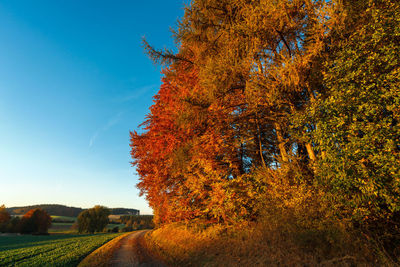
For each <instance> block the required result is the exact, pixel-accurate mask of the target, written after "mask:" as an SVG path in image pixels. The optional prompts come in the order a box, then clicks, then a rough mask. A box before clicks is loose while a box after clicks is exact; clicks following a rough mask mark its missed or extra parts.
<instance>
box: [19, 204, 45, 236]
mask: <svg viewBox="0 0 400 267" xmlns="http://www.w3.org/2000/svg"><path fill="white" fill-rule="evenodd" d="M50 226H51V217H50V215H49V214H47V212H46V211H45V210H43V209H32V210H30V211H28V212H27V213H26V214H25V215H24V216H23V217H22V220H21V229H20V231H21V233H24V234H30V233H35V234H46V233H47V230H48V229H49V227H50Z"/></svg>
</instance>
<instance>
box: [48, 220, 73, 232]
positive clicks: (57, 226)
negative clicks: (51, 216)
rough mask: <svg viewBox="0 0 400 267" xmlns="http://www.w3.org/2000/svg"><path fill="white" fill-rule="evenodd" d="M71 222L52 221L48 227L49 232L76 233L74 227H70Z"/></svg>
mask: <svg viewBox="0 0 400 267" xmlns="http://www.w3.org/2000/svg"><path fill="white" fill-rule="evenodd" d="M72 225H73V223H57V222H53V223H52V224H51V227H50V228H49V233H51V234H56V233H57V234H62V233H63V234H72V233H77V230H76V229H72Z"/></svg>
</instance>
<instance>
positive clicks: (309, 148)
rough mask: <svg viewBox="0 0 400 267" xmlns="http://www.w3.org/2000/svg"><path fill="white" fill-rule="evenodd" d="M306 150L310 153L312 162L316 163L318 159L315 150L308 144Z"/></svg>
mask: <svg viewBox="0 0 400 267" xmlns="http://www.w3.org/2000/svg"><path fill="white" fill-rule="evenodd" d="M306 149H307V153H308V157H309V158H310V160H311V162H314V161H315V160H316V159H317V158H316V156H315V153H314V149H313V147H312V145H311V144H310V143H306Z"/></svg>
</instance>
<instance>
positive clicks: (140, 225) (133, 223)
mask: <svg viewBox="0 0 400 267" xmlns="http://www.w3.org/2000/svg"><path fill="white" fill-rule="evenodd" d="M119 220H120V223H123V224H125V228H124V229H123V230H124V231H133V230H141V229H152V228H154V223H153V215H128V216H121V217H120V219H119Z"/></svg>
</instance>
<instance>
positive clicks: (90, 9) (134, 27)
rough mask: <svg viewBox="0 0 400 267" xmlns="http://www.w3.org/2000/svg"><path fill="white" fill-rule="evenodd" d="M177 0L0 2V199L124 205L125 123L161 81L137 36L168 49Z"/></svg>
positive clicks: (130, 185)
mask: <svg viewBox="0 0 400 267" xmlns="http://www.w3.org/2000/svg"><path fill="white" fill-rule="evenodd" d="M184 2H185V1H184V0H179V1H174V2H168V3H166V2H164V1H152V2H146V3H136V2H134V3H133V2H130V1H121V2H119V4H118V5H115V4H113V3H111V2H108V1H86V2H85V3H84V4H82V3H80V2H78V1H70V2H63V3H62V4H60V3H55V2H52V1H50V0H43V1H40V2H35V3H33V2H30V1H26V0H25V1H18V2H14V1H3V2H1V3H0V22H1V23H2V25H3V27H2V28H1V29H0V37H1V38H2V42H1V43H0V60H1V61H2V64H1V66H0V147H1V148H2V149H0V182H1V184H2V186H1V187H0V196H1V197H0V205H2V204H4V205H5V206H6V207H18V206H27V205H29V206H31V205H35V204H34V203H63V204H61V205H66V206H71V207H85V208H86V207H87V208H90V207H93V206H95V205H103V206H106V207H126V208H129V207H132V208H134V209H138V210H140V211H141V213H142V214H152V209H151V208H150V207H149V205H148V203H147V202H146V200H145V199H144V197H139V190H138V189H137V188H136V184H137V182H138V176H137V174H136V173H135V169H134V168H133V167H132V166H131V163H130V162H131V161H132V159H131V157H130V147H129V131H134V130H137V131H138V130H139V131H140V129H139V128H138V125H139V124H140V123H142V121H143V120H144V119H145V115H146V114H147V113H148V112H149V111H148V109H149V107H150V105H151V104H152V103H153V95H154V94H155V93H156V92H157V91H158V89H159V86H160V84H161V77H162V75H161V67H159V66H155V65H154V64H153V62H152V61H151V59H149V58H148V56H147V55H146V54H145V53H144V50H143V47H142V43H141V42H142V38H143V36H146V39H147V41H149V43H151V44H152V45H154V46H155V47H157V48H164V47H168V48H172V49H175V44H174V42H173V40H172V39H171V38H170V37H171V35H172V33H171V31H170V28H173V27H174V26H176V23H177V20H178V19H179V18H180V17H182V15H183V6H184Z"/></svg>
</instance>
